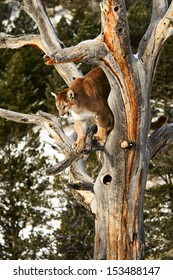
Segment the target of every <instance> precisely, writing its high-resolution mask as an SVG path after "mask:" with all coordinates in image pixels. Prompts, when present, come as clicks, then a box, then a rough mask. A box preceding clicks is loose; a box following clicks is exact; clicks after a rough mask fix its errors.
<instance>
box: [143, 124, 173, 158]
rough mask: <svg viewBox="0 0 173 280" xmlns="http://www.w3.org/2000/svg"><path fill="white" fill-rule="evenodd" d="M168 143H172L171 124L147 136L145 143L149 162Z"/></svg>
mask: <svg viewBox="0 0 173 280" xmlns="http://www.w3.org/2000/svg"><path fill="white" fill-rule="evenodd" d="M170 143H173V123H171V124H169V125H167V126H165V127H161V128H159V129H158V130H155V131H154V132H153V133H152V134H151V135H150V136H149V138H148V143H147V151H148V158H149V160H150V159H152V158H153V157H154V156H155V155H156V154H157V153H158V152H160V151H161V150H162V149H163V148H164V147H165V146H166V145H168V144H170Z"/></svg>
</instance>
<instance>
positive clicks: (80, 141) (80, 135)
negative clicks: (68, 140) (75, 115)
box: [74, 120, 87, 152]
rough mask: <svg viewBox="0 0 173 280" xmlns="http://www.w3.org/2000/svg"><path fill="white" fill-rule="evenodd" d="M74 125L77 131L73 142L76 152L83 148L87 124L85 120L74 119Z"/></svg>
mask: <svg viewBox="0 0 173 280" xmlns="http://www.w3.org/2000/svg"><path fill="white" fill-rule="evenodd" d="M74 126H75V130H76V133H77V140H76V142H75V144H74V148H75V150H76V151H77V152H81V151H82V150H83V149H84V148H85V141H86V131H87V125H86V122H82V121H80V120H75V121H74Z"/></svg>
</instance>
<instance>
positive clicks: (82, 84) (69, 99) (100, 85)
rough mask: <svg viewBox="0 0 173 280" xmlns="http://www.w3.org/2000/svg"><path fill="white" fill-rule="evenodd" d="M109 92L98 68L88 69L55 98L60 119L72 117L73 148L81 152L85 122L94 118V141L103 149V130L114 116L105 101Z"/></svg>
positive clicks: (104, 138) (83, 142)
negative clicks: (73, 131) (96, 128)
mask: <svg viewBox="0 0 173 280" xmlns="http://www.w3.org/2000/svg"><path fill="white" fill-rule="evenodd" d="M109 93H110V85H109V82H108V79H107V77H106V75H105V73H104V72H103V70H102V69H101V68H100V67H97V68H95V69H93V70H91V71H90V72H89V73H88V74H86V75H85V76H84V77H83V78H77V79H76V80H75V81H74V82H72V84H71V85H70V87H69V88H66V89H64V90H63V91H61V92H59V93H58V94H54V95H55V99H56V106H57V109H58V111H59V114H60V115H61V116H63V115H65V114H69V113H71V114H72V116H73V118H74V124H75V129H76V132H77V136H78V137H77V141H76V143H75V147H76V149H77V150H78V151H81V150H82V149H83V148H84V146H85V139H86V121H87V120H88V119H90V118H92V117H96V121H97V127H98V130H97V133H96V134H95V136H94V138H95V140H96V141H97V142H98V144H99V145H101V146H103V145H104V144H105V141H106V136H107V131H111V130H112V128H113V125H114V117H113V114H112V111H111V110H110V108H109V106H108V103H107V99H108V96H109Z"/></svg>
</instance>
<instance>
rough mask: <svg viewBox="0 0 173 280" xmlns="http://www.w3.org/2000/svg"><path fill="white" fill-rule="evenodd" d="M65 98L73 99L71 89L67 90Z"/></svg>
mask: <svg viewBox="0 0 173 280" xmlns="http://www.w3.org/2000/svg"><path fill="white" fill-rule="evenodd" d="M67 97H68V98H69V99H74V91H73V90H72V89H69V90H68V91H67Z"/></svg>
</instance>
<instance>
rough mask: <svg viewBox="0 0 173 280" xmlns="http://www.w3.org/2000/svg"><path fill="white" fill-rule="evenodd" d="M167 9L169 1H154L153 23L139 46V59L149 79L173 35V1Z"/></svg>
mask: <svg viewBox="0 0 173 280" xmlns="http://www.w3.org/2000/svg"><path fill="white" fill-rule="evenodd" d="M167 8H168V5H167V1H164V0H159V1H157V0H153V11H152V17H151V22H150V25H149V27H148V30H147V32H146V33H145V35H144V37H143V38H142V40H141V42H140V44H139V48H138V57H139V59H140V60H141V61H142V64H143V67H144V69H145V72H146V73H147V76H148V77H150V74H151V75H153V74H154V69H155V67H156V64H157V60H158V58H159V55H160V53H161V50H162V47H163V45H164V43H165V42H166V40H167V39H168V38H169V37H170V36H171V35H172V34H173V1H172V2H171V4H170V6H169V8H168V9H167ZM149 79H150V78H149ZM150 80H152V79H150Z"/></svg>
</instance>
